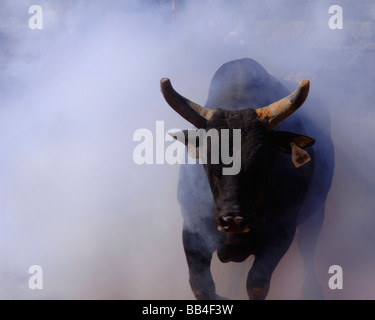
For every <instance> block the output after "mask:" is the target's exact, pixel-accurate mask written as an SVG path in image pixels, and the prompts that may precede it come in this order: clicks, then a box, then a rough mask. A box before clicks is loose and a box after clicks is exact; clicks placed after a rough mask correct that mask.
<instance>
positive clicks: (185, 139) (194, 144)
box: [168, 130, 199, 159]
mask: <svg viewBox="0 0 375 320" xmlns="http://www.w3.org/2000/svg"><path fill="white" fill-rule="evenodd" d="M190 131H191V132H192V133H193V134H189V132H190ZM196 131H197V130H182V131H177V132H173V133H168V134H169V135H170V136H171V137H173V138H174V139H176V140H177V141H179V142H181V143H183V144H184V145H185V146H186V148H187V151H188V154H189V157H191V158H193V159H194V158H196V159H198V158H199V152H198V149H197V148H198V142H199V139H197V135H196Z"/></svg>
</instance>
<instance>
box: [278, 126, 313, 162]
mask: <svg viewBox="0 0 375 320" xmlns="http://www.w3.org/2000/svg"><path fill="white" fill-rule="evenodd" d="M271 138H272V141H273V143H274V144H275V146H276V147H277V148H278V149H279V150H280V151H281V152H284V153H289V154H292V162H293V163H294V165H295V166H296V168H298V167H300V166H302V165H304V164H305V163H307V162H309V161H310V160H311V158H310V156H309V154H308V153H307V152H306V151H304V150H303V149H305V148H307V147H310V146H312V145H313V144H314V143H315V140H314V139H313V138H310V137H307V136H302V135H298V134H295V133H292V132H288V131H272V132H271Z"/></svg>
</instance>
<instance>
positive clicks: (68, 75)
mask: <svg viewBox="0 0 375 320" xmlns="http://www.w3.org/2000/svg"><path fill="white" fill-rule="evenodd" d="M33 4H37V5H40V6H41V7H42V8H43V10H44V16H43V18H44V29H43V30H30V29H29V28H28V20H29V18H30V17H31V15H30V14H28V9H29V7H30V6H31V5H33ZM333 4H337V5H341V6H342V8H343V11H344V29H343V30H330V29H329V27H328V20H329V18H330V16H331V15H330V14H328V8H329V6H330V5H333ZM374 19H375V3H374V2H373V1H358V0H357V1H355V0H352V1H349V0H347V1H344V0H341V1H340V0H337V1H323V0H322V1H312V0H310V1H309V0H298V1H297V0H267V1H255V0H253V1H251V0H247V1H245V0H236V1H220V0H215V1H213V0H211V1H209V0H200V1H198V0H185V1H183V0H174V1H170V0H164V1H160V0H158V1H156V0H155V1H151V0H148V1H147V0H124V1H115V0H110V1H82V0H80V1H57V0H54V1H52V0H49V1H47V0H44V1H43V0H37V1H29V0H18V1H11V0H2V1H1V4H0V97H1V100H0V101H1V102H0V257H1V258H0V298H1V299H47V298H48V299H192V298H193V295H192V293H191V291H190V287H189V284H188V270H187V266H186V262H185V256H184V253H183V248H182V241H181V230H182V218H181V214H180V211H179V206H178V204H177V200H176V187H177V176H178V167H177V166H170V165H148V166H146V165H144V166H137V165H136V164H134V162H133V149H134V147H135V146H136V145H137V144H138V143H137V142H133V139H132V138H133V133H134V131H135V130H137V129H140V128H147V129H149V130H151V131H153V132H155V121H156V120H164V121H165V127H166V130H167V129H171V128H181V129H184V128H188V127H190V126H191V125H190V124H188V123H187V122H186V121H184V120H183V119H182V118H181V117H179V116H178V115H177V114H176V113H175V112H174V111H173V110H172V109H170V108H169V106H168V105H167V104H166V103H165V102H164V101H163V98H162V96H161V93H160V89H159V80H160V78H162V77H165V76H167V77H169V78H171V80H172V83H173V85H174V86H175V88H176V89H177V90H178V91H179V92H180V93H181V94H183V95H185V96H187V97H189V98H190V99H192V100H194V101H196V102H198V103H201V104H204V103H205V100H206V98H207V93H208V88H209V84H210V80H211V78H212V76H213V74H214V72H215V71H216V70H217V69H218V68H219V67H220V66H221V65H222V64H223V63H225V62H227V61H229V60H232V59H238V58H244V57H248V58H253V59H255V60H257V61H258V62H260V63H261V64H262V65H263V66H264V67H265V68H266V69H267V71H268V72H269V73H271V74H273V75H275V76H276V77H278V78H279V79H285V80H290V81H295V82H296V84H297V82H298V81H299V80H301V79H303V78H308V79H310V80H311V95H313V96H314V97H315V98H318V99H320V101H322V103H324V105H325V106H326V108H327V109H328V110H329V111H330V113H331V122H332V138H333V141H334V144H335V154H336V168H335V175H334V181H333V185H332V189H331V191H330V194H329V198H328V201H327V204H326V218H325V221H324V225H323V229H322V233H321V236H320V239H319V245H318V252H317V259H316V267H317V272H318V277H319V281H320V282H321V284H322V286H323V290H324V292H325V294H326V297H327V298H328V299H375V290H374V288H375V271H374V270H375V252H374V245H375V231H374V229H375V197H374V196H375V188H374V182H375V172H374V169H375V164H374V162H373V159H374V142H375V141H374V140H375V138H374V137H375V135H374V133H375V127H374V125H375V110H374V109H375V106H374V101H375V100H374V98H375V94H374V84H375V74H374V70H375V69H374V67H375V66H374V64H375V59H374V57H375V54H374V53H375V51H374V50H375V27H374V24H375V21H374ZM34 264H37V265H40V266H41V267H42V268H43V271H44V289H43V290H35V291H32V290H30V289H29V288H28V279H29V277H30V276H31V275H29V274H28V268H29V267H30V266H31V265H34ZM250 264H251V261H248V262H246V263H244V265H246V273H247V270H248V267H249V266H250ZM333 264H338V265H341V266H342V267H343V270H344V289H343V290H341V291H340V290H336V291H332V290H330V289H329V288H328V279H329V274H328V268H329V267H330V266H331V265H333ZM212 269H213V273H214V278H215V280H216V282H217V288H218V292H219V293H220V294H222V295H230V296H231V297H232V298H246V293H245V292H246V290H245V286H244V284H242V285H241V287H240V289H239V292H238V295H236V290H235V289H233V288H230V282H229V280H228V279H230V276H231V273H238V274H242V272H244V270H245V269H244V270H242V269H243V266H241V265H240V266H238V265H236V266H235V265H234V264H226V265H223V264H220V263H217V259H216V257H215V258H214V262H213V267H212ZM244 276H246V274H245V273H244ZM302 279H303V270H302V264H301V258H300V255H299V252H298V248H297V245H296V243H293V245H292V247H291V249H290V251H289V252H288V253H287V255H286V256H285V257H284V258H283V260H282V261H281V263H280V265H279V266H278V267H277V269H276V271H275V273H274V276H273V279H272V283H271V290H270V294H269V296H268V298H269V299H299V298H301V285H302Z"/></svg>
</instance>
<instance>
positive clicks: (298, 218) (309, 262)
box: [161, 59, 334, 299]
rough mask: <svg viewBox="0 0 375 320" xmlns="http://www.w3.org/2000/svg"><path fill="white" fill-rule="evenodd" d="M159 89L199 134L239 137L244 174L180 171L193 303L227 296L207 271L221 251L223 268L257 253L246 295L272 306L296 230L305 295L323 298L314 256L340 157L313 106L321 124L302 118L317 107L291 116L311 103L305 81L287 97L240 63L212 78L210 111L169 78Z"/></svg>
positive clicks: (257, 69)
mask: <svg viewBox="0 0 375 320" xmlns="http://www.w3.org/2000/svg"><path fill="white" fill-rule="evenodd" d="M161 89H162V93H163V95H164V97H165V99H166V101H167V102H168V103H169V104H170V106H171V107H172V108H173V109H174V110H176V111H177V112H178V113H179V114H180V115H181V116H183V117H184V118H185V119H186V120H188V121H189V122H191V123H192V124H194V125H195V126H196V127H197V128H203V129H206V130H208V129H211V128H215V129H241V171H240V172H239V173H238V174H237V175H233V176H224V175H222V174H221V170H219V169H221V168H222V166H223V164H220V163H219V164H216V165H212V164H210V162H209V161H208V163H207V164H205V165H204V166H203V165H189V164H186V165H182V166H181V170H180V178H179V186H178V201H179V203H180V205H181V210H182V214H183V218H184V225H183V245H184V249H185V254H186V258H187V263H188V267H189V279H190V285H191V288H192V291H193V293H194V295H195V297H196V298H197V299H219V298H221V297H220V296H219V295H217V293H216V290H215V284H214V281H213V279H212V275H211V271H210V264H211V258H212V254H213V252H215V251H216V250H217V255H218V257H219V259H220V260H221V261H222V262H229V261H234V262H241V261H244V260H245V259H246V258H248V257H249V256H250V255H251V254H253V255H254V256H255V259H254V263H253V265H252V267H251V269H250V271H249V274H248V278H247V293H248V296H249V298H250V299H264V298H266V296H267V293H268V290H269V286H270V280H271V276H272V273H273V271H274V269H275V267H276V266H277V264H278V263H279V261H280V259H281V258H282V257H283V255H284V254H285V253H286V252H287V250H288V248H289V247H290V245H291V243H292V241H293V238H294V236H295V233H296V229H297V226H298V237H297V240H298V244H299V247H300V251H301V255H302V258H303V261H304V270H305V280H304V285H303V297H304V298H322V297H323V296H322V290H321V287H320V285H319V282H318V281H317V279H316V275H315V268H314V252H315V247H316V243H317V238H318V234H319V232H320V229H321V225H322V222H323V217H324V209H325V200H326V198H327V194H328V191H329V189H330V186H331V181H332V175H333V168H334V155H333V145H332V141H331V138H330V135H329V132H328V130H327V126H328V123H325V122H327V121H328V120H327V119H329V117H328V115H325V111H324V108H323V109H319V108H316V113H317V117H315V118H317V119H320V120H318V121H315V122H314V120H313V119H312V117H310V116H307V115H306V114H305V112H303V109H306V108H315V106H311V107H309V106H305V107H304V108H302V109H301V110H300V111H298V112H296V113H293V112H294V111H296V110H297V109H298V108H299V107H300V106H301V105H302V104H303V103H304V101H305V99H306V98H307V94H308V91H309V81H307V80H304V81H302V82H301V83H300V85H299V88H298V89H297V90H296V91H295V92H294V93H293V94H291V95H289V96H288V94H289V92H288V90H287V89H286V88H285V87H284V86H283V85H282V84H281V83H280V82H279V81H278V80H276V79H275V78H274V77H273V76H271V75H269V74H268V73H267V71H266V70H265V69H264V68H263V67H262V66H261V65H260V64H258V63H257V62H255V61H254V60H251V59H241V60H235V61H231V62H228V63H226V64H224V65H223V66H222V67H221V68H220V69H219V70H218V71H217V72H216V73H215V75H214V77H213V79H212V82H211V86H210V91H209V96H208V100H207V102H206V105H205V106H206V107H202V106H199V105H197V104H195V103H193V102H191V101H190V100H188V99H186V98H184V97H182V96H181V95H179V94H178V93H177V92H176V91H174V89H173V87H172V86H171V84H170V81H169V80H168V79H166V78H164V79H162V80H161ZM284 97H286V98H284ZM275 101H276V102H275ZM306 104H307V103H306ZM310 105H311V103H310ZM263 106H267V107H263ZM259 107H261V108H259ZM292 113H293V114H292ZM273 128H275V129H273ZM307 135H310V136H311V137H313V138H314V139H315V140H316V143H315V144H314V142H315V140H314V139H312V138H309V137H308V136H307ZM188 142H189V141H186V143H188ZM292 144H293V145H294V146H297V147H300V148H303V149H305V148H307V149H306V151H308V153H309V155H310V157H311V161H310V162H308V163H306V164H304V165H303V166H300V167H298V168H297V167H296V166H295V165H294V164H293V162H292V161H291V155H290V154H288V153H290V152H291V149H292V147H291V146H292ZM312 144H314V145H313V146H311V145H312ZM308 147H309V148H308ZM297 149H298V148H297ZM298 150H300V151H301V150H302V149H298ZM280 151H281V152H280ZM302 153H303V151H302Z"/></svg>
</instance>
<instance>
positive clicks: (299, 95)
mask: <svg viewBox="0 0 375 320" xmlns="http://www.w3.org/2000/svg"><path fill="white" fill-rule="evenodd" d="M309 88H310V81H309V80H302V81H301V82H300V83H299V87H298V88H297V90H296V91H294V92H293V93H292V94H290V95H289V96H287V97H285V98H283V99H281V100H279V101H277V102H274V103H272V104H270V105H268V106H266V107H264V108H259V109H256V113H257V115H258V117H259V119H260V120H262V122H263V123H265V124H266V126H267V127H268V129H269V130H271V129H272V128H274V127H275V126H276V125H278V124H279V123H280V122H282V121H283V120H285V119H286V118H287V117H289V116H290V115H291V114H292V113H293V112H294V111H296V110H297V109H298V108H299V107H300V106H302V104H303V103H304V102H305V100H306V98H307V95H308V94H309Z"/></svg>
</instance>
